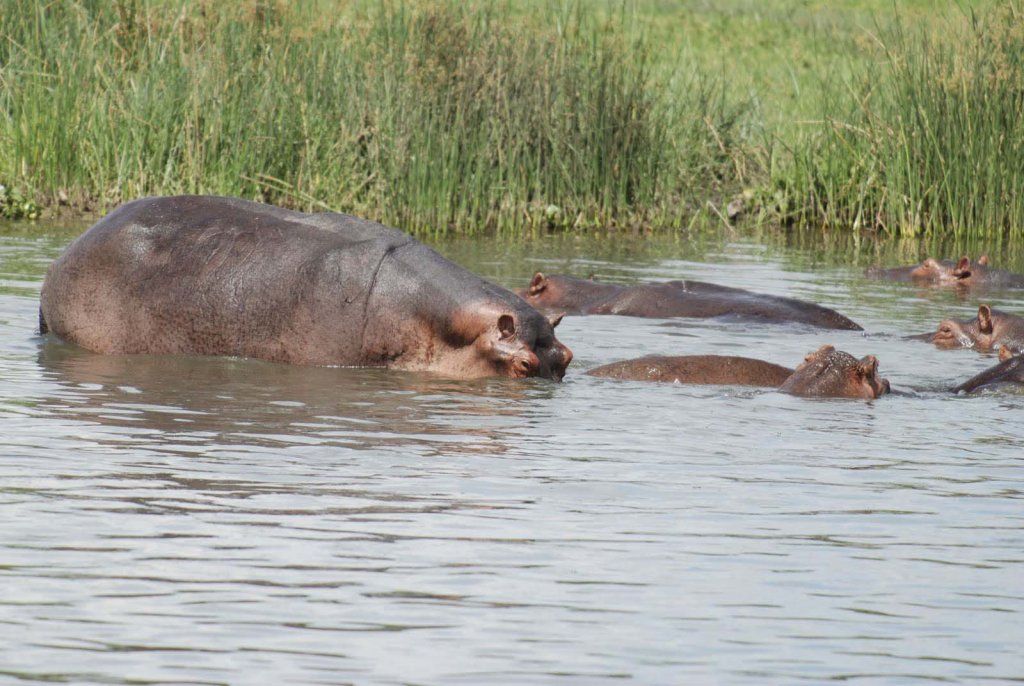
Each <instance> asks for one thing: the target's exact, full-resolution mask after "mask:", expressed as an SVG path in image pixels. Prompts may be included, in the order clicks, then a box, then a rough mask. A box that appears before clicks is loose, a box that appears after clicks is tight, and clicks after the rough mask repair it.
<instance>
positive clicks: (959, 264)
mask: <svg viewBox="0 0 1024 686" xmlns="http://www.w3.org/2000/svg"><path fill="white" fill-rule="evenodd" d="M987 266H988V255H982V256H981V257H979V258H978V261H977V262H975V263H973V264H972V263H971V259H970V258H969V257H967V256H966V255H964V256H963V257H961V258H960V259H959V260H957V261H956V262H952V261H949V260H942V261H941V262H940V261H939V260H936V259H934V258H932V257H929V258H928V259H927V260H925V261H924V262H922V263H921V264H919V265H918V266H916V267H914V268H913V269H911V270H910V276H911V278H912V279H914V280H915V281H935V282H938V283H942V284H960V285H964V286H968V285H971V284H972V283H974V282H975V281H976V280H978V276H979V275H980V274H979V272H982V273H983V272H984V270H985V268H986V267H987Z"/></svg>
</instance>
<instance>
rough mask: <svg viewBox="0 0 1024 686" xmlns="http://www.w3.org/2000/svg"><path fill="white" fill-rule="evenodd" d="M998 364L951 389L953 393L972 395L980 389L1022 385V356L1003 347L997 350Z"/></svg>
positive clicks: (1023, 375)
mask: <svg viewBox="0 0 1024 686" xmlns="http://www.w3.org/2000/svg"><path fill="white" fill-rule="evenodd" d="M999 360H1000V362H999V364H997V365H995V366H992V367H989V368H988V369H986V370H985V371H983V372H981V373H979V374H976V375H975V376H972V377H971V378H970V379H968V380H967V381H964V382H963V383H962V384H960V385H959V386H957V387H956V388H954V389H953V392H954V393H972V392H974V391H977V390H979V389H982V388H991V387H993V386H1002V385H1006V384H1016V385H1020V384H1024V355H1019V354H1014V352H1013V351H1012V350H1011V349H1010V348H1008V347H1006V346H1003V347H1001V348H1000V349H999Z"/></svg>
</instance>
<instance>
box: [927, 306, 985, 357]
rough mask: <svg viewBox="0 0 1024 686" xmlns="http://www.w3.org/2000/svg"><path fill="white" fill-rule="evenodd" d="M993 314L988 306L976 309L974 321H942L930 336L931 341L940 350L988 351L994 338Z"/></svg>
mask: <svg viewBox="0 0 1024 686" xmlns="http://www.w3.org/2000/svg"><path fill="white" fill-rule="evenodd" d="M997 316H999V315H998V314H997V313H994V311H993V310H992V308H991V307H990V306H988V305H981V306H979V307H978V315H977V316H976V317H975V318H974V319H967V320H963V321H960V320H956V319H943V320H942V321H941V322H939V328H938V329H937V330H936V331H935V333H934V334H932V338H931V341H932V343H934V344H935V345H937V346H939V347H940V348H978V349H980V350H988V349H990V348H991V347H992V340H993V338H994V337H995V318H996V317H997Z"/></svg>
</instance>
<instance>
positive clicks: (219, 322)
mask: <svg viewBox="0 0 1024 686" xmlns="http://www.w3.org/2000/svg"><path fill="white" fill-rule="evenodd" d="M555 323H557V322H555ZM40 330H41V331H42V332H43V333H45V332H46V331H48V330H49V331H52V332H53V333H55V334H57V335H59V336H61V337H63V338H65V339H67V340H69V341H71V342H73V343H77V344H78V345H81V346H82V347H84V348H87V349H89V350H92V351H94V352H99V353H197V354H203V355H238V356H245V357H256V358H261V359H265V360H271V361H277V362H290V363H295V364H307V365H344V366H369V367H389V368H394V369H405V370H416V371H428V372H437V373H441V374H445V375H448V376H453V377H458V378H474V377H484V376H507V377H527V376H541V377H545V378H550V379H559V380H560V379H561V378H562V376H563V375H564V374H565V369H566V366H567V365H568V364H569V361H570V360H571V359H572V353H571V352H570V351H569V349H568V348H566V347H565V346H564V345H562V344H561V343H559V342H558V340H557V339H556V338H555V335H554V330H553V323H552V322H550V321H548V320H547V319H545V317H544V316H543V315H541V314H540V313H539V312H538V311H537V310H535V309H534V308H532V307H530V306H529V305H528V304H526V303H524V302H523V301H522V300H521V299H520V298H518V297H516V296H515V295H513V294H512V293H511V292H509V291H507V290H505V289H504V288H501V287H499V286H496V285H494V284H492V283H489V282H487V281H485V280H483V279H481V278H479V277H477V276H476V275H474V274H472V273H470V272H469V271H467V270H465V269H463V268H462V267H460V266H458V265H456V264H454V263H452V262H450V261H448V260H447V259H445V258H444V257H442V256H441V255H439V254H438V253H436V252H434V251H433V250H431V249H430V248H427V247H426V246H424V245H423V244H422V243H419V242H418V241H416V240H413V239H412V238H410V237H409V236H407V235H405V234H404V233H402V232H400V231H396V230H395V229H390V228H387V227H385V226H382V225H380V224H376V223H374V222H370V221H366V220H363V219H358V218H356V217H351V216H348V215H344V214H333V213H325V214H304V213H301V212H291V211H288V210H283V209H280V208H276V207H271V206H268V205H262V204H259V203H254V202H248V201H244V200H236V199H230V198H216V197H202V196H182V197H169V198H147V199H143V200H137V201H135V202H131V203H128V204H126V205H123V206H121V207H119V208H118V209H116V210H114V211H113V212H111V213H110V214H109V215H107V216H106V217H105V218H104V219H102V220H101V221H100V222H99V223H97V224H96V225H95V226H93V227H92V228H91V229H89V230H88V231H87V232H86V233H84V234H83V235H82V236H81V237H79V238H78V239H77V240H75V241H74V242H73V243H72V244H71V246H70V247H69V248H68V249H67V251H66V252H65V253H64V254H63V255H62V256H61V257H60V258H59V259H57V260H56V261H55V262H54V263H53V265H51V267H50V269H49V271H48V272H47V274H46V279H45V281H44V282H43V288H42V294H41V297H40Z"/></svg>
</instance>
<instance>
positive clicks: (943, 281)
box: [865, 255, 1024, 288]
mask: <svg viewBox="0 0 1024 686" xmlns="http://www.w3.org/2000/svg"><path fill="white" fill-rule="evenodd" d="M988 262H989V260H988V255H982V256H981V257H979V258H978V259H977V261H975V262H971V259H970V258H969V257H967V256H966V255H965V256H963V257H961V258H960V259H959V260H957V261H956V262H954V261H952V260H936V259H934V258H931V257H929V258H928V259H926V260H925V261H924V262H922V263H921V264H919V265H916V266H913V267H893V268H889V269H883V268H878V267H871V268H869V269H868V270H867V271H866V272H865V274H866V276H868V277H871V278H876V279H890V280H893V281H913V282H914V283H918V284H923V285H924V284H927V285H935V286H960V287H965V288H966V287H971V286H993V287H996V288H1024V275H1021V274H1014V273H1013V272H1007V271H1003V270H1000V269H992V268H990V267H989V266H988Z"/></svg>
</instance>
